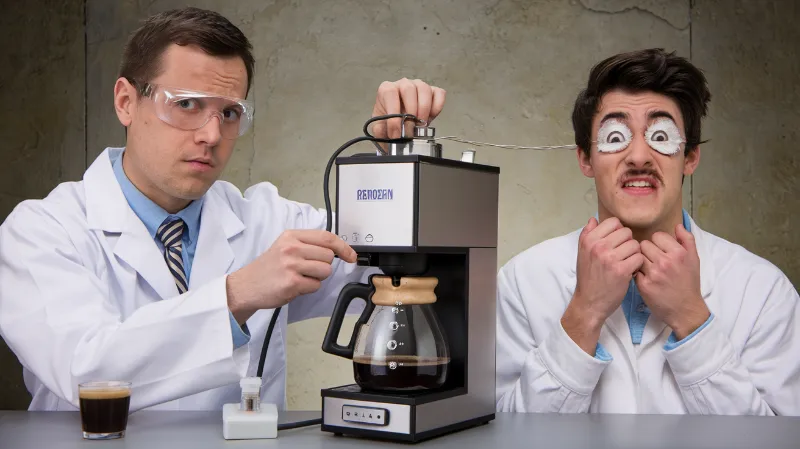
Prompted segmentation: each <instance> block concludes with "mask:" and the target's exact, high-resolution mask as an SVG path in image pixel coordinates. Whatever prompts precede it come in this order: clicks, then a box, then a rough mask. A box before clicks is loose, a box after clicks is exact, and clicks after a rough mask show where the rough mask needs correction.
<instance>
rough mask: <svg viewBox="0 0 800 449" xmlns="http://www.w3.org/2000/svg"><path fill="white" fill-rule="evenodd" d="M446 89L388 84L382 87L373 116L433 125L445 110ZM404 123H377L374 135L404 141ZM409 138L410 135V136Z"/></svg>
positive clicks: (420, 83)
mask: <svg viewBox="0 0 800 449" xmlns="http://www.w3.org/2000/svg"><path fill="white" fill-rule="evenodd" d="M446 94H447V92H445V90H444V89H441V88H438V87H434V86H429V85H428V84H426V83H425V82H424V81H422V80H408V79H406V78H403V79H401V80H399V81H395V82H390V81H384V82H383V83H381V85H380V87H378V96H377V98H376V99H375V107H374V108H373V109H372V116H373V117H375V116H378V115H387V114H412V115H414V116H416V117H417V118H418V119H420V120H426V121H427V122H428V123H430V122H432V121H433V119H435V118H436V116H438V115H439V113H440V112H442V108H444V97H445V95H446ZM401 124H402V120H401V119H399V118H393V119H390V120H380V121H378V122H375V124H374V125H373V129H372V135H374V136H375V137H378V138H381V139H386V138H391V139H397V138H399V137H400V126H401ZM406 135H408V134H406Z"/></svg>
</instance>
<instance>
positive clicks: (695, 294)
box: [636, 225, 710, 340]
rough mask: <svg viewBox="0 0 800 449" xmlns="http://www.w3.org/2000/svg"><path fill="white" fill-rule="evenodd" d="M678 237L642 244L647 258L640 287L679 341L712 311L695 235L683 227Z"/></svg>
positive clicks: (662, 235)
mask: <svg viewBox="0 0 800 449" xmlns="http://www.w3.org/2000/svg"><path fill="white" fill-rule="evenodd" d="M675 236H676V238H673V237H672V236H671V235H669V234H667V233H665V232H656V233H655V234H653V240H652V241H647V240H645V241H643V242H642V254H644V256H645V260H644V265H642V269H641V272H640V273H639V274H637V275H636V286H637V287H639V292H640V293H641V294H642V299H643V300H644V302H645V304H647V306H648V307H649V308H650V311H651V312H652V313H653V314H654V315H655V316H657V317H659V318H660V319H661V320H662V321H663V322H664V323H666V324H667V325H668V326H669V327H671V328H672V330H673V332H675V337H677V338H678V340H682V339H684V338H686V337H687V336H688V335H689V334H691V333H692V332H694V330H695V329H697V328H698V327H700V326H702V325H703V323H705V322H706V320H708V317H709V316H710V312H709V310H708V307H707V306H706V303H705V301H703V296H702V295H701V293H700V257H699V256H698V255H697V247H696V246H695V243H694V236H693V235H692V234H691V233H690V232H689V231H687V230H686V229H685V228H684V227H683V225H678V226H676V227H675Z"/></svg>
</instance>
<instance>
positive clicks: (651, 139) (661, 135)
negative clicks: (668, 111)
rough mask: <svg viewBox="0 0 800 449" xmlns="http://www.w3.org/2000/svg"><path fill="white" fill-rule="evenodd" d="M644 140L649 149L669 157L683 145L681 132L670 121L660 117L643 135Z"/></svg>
mask: <svg viewBox="0 0 800 449" xmlns="http://www.w3.org/2000/svg"><path fill="white" fill-rule="evenodd" d="M644 138H645V140H647V144H648V145H650V147H651V148H653V149H654V150H656V151H658V152H659V153H661V154H666V155H667V156H671V155H673V154H675V153H677V152H678V151H680V149H681V144H682V143H685V142H686V140H684V138H683V137H681V131H680V130H679V129H678V126H677V125H676V124H675V122H673V121H672V119H669V118H666V117H662V118H660V119H658V120H656V121H655V122H654V123H653V124H652V125H650V127H649V128H647V131H645V133H644Z"/></svg>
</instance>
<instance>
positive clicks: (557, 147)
mask: <svg viewBox="0 0 800 449" xmlns="http://www.w3.org/2000/svg"><path fill="white" fill-rule="evenodd" d="M435 139H437V140H438V139H442V140H452V141H454V142H460V143H465V144H467V145H475V146H478V147H497V148H504V149H506V150H561V149H565V148H570V149H575V148H577V146H576V145H574V144H573V145H549V146H542V147H525V146H522V145H500V144H497V143H487V142H476V141H474V140H467V139H462V138H460V137H457V136H444V137H435Z"/></svg>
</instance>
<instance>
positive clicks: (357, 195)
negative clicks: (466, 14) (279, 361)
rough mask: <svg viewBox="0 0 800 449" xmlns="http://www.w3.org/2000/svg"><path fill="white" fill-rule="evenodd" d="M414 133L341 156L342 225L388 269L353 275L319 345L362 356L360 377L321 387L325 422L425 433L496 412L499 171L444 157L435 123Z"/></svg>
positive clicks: (375, 432)
mask: <svg viewBox="0 0 800 449" xmlns="http://www.w3.org/2000/svg"><path fill="white" fill-rule="evenodd" d="M413 136H414V138H413V140H411V141H410V142H404V143H392V144H390V145H389V146H388V151H387V152H386V153H387V154H373V155H360V156H351V157H340V158H338V159H336V170H337V171H336V180H337V181H336V209H337V214H336V227H335V230H336V232H337V233H338V235H339V236H340V237H341V238H342V239H343V240H345V241H346V242H347V243H348V244H350V245H351V246H352V247H353V249H355V251H356V252H357V253H358V264H359V265H362V266H370V267H377V268H378V269H379V271H380V272H381V274H379V275H375V276H373V277H372V279H371V280H370V284H349V285H348V286H346V287H345V288H344V289H343V290H342V292H341V295H340V297H339V303H338V304H337V308H336V311H335V312H334V314H333V316H332V319H331V323H330V325H329V327H328V332H327V334H326V337H325V341H324V343H323V350H324V351H326V352H328V353H331V354H336V355H340V356H343V357H347V358H351V359H354V378H355V379H356V383H354V384H351V385H344V386H340V387H336V388H330V389H324V390H322V421H323V422H322V430H324V431H328V432H333V433H335V434H340V435H355V436H364V437H369V438H379V439H389V440H398V441H408V442H417V441H421V440H424V439H427V438H431V437H434V436H438V435H442V434H444V433H448V432H452V431H456V430H460V429H465V428H468V427H471V426H475V425H481V424H486V423H488V422H489V421H491V420H492V419H494V416H495V414H494V411H495V301H496V296H495V295H496V272H497V271H496V270H497V228H498V225H497V220H498V189H499V174H500V170H499V168H497V167H493V166H488V165H479V164H477V163H474V162H473V160H472V156H473V154H474V153H473V152H465V153H464V155H463V156H462V160H451V159H445V158H443V157H442V146H441V144H439V143H437V142H436V140H435V130H434V128H432V127H428V126H416V127H415V128H414V134H413ZM358 297H360V298H361V299H363V300H364V301H367V307H366V308H365V310H364V313H363V314H362V315H361V317H360V318H359V320H358V323H357V324H356V329H355V331H354V333H353V335H352V336H351V338H350V339H349V340H350V343H349V344H348V345H347V346H341V345H338V344H337V343H336V340H337V337H338V334H339V327H340V326H341V321H342V318H343V316H344V311H345V310H346V309H347V304H349V302H350V301H352V300H353V299H354V298H358Z"/></svg>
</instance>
